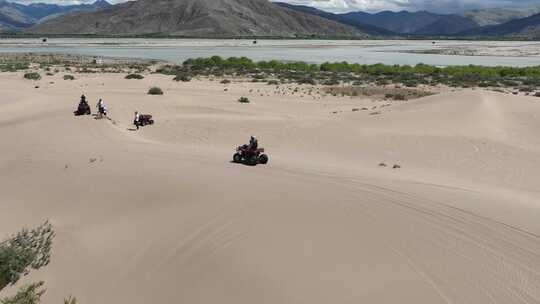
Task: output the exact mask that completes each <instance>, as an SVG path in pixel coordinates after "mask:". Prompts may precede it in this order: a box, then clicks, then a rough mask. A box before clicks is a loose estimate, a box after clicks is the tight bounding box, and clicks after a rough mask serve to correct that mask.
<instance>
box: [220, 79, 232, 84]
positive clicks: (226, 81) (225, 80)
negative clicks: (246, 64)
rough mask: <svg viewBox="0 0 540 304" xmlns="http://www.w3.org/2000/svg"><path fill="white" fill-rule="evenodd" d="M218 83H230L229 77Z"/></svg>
mask: <svg viewBox="0 0 540 304" xmlns="http://www.w3.org/2000/svg"><path fill="white" fill-rule="evenodd" d="M220 83H221V84H229V83H231V81H230V80H229V79H223V80H222V81H221V82H220Z"/></svg>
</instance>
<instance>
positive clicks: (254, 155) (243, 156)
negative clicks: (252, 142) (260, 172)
mask: <svg viewBox="0 0 540 304" xmlns="http://www.w3.org/2000/svg"><path fill="white" fill-rule="evenodd" d="M233 162H235V163H243V164H246V165H250V166H256V165H258V164H262V165H266V164H267V163H268V155H266V154H264V148H259V149H255V150H253V149H250V148H249V146H248V145H243V146H240V147H238V148H237V149H236V153H235V154H234V156H233Z"/></svg>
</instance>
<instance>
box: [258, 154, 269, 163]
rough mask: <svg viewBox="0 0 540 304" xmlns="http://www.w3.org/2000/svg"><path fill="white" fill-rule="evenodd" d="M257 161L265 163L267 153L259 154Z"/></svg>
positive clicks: (266, 161)
mask: <svg viewBox="0 0 540 304" xmlns="http://www.w3.org/2000/svg"><path fill="white" fill-rule="evenodd" d="M259 163H260V164H263V165H266V164H267V163H268V155H266V154H262V155H261V156H259Z"/></svg>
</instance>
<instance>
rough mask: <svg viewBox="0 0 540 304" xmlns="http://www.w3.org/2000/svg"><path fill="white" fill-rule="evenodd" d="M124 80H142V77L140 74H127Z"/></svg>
mask: <svg viewBox="0 0 540 304" xmlns="http://www.w3.org/2000/svg"><path fill="white" fill-rule="evenodd" d="M125 78H126V79H144V76H143V75H141V74H128V75H127V76H126V77H125Z"/></svg>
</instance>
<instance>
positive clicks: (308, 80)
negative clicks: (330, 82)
mask: <svg viewBox="0 0 540 304" xmlns="http://www.w3.org/2000/svg"><path fill="white" fill-rule="evenodd" d="M298 83H299V84H310V85H317V82H316V81H315V79H313V77H304V78H302V79H300V80H299V81H298Z"/></svg>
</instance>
